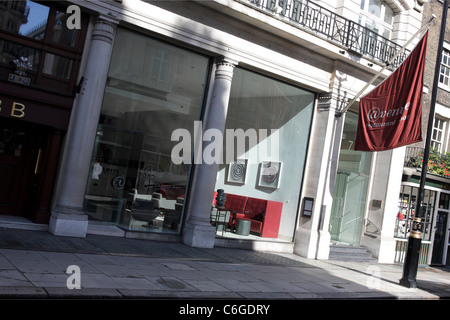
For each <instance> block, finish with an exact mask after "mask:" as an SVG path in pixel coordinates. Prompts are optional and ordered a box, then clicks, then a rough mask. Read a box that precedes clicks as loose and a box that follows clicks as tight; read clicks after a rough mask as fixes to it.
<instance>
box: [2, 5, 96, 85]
mask: <svg viewBox="0 0 450 320" xmlns="http://www.w3.org/2000/svg"><path fill="white" fill-rule="evenodd" d="M66 11H67V7H65V6H64V5H59V6H58V5H57V4H55V5H53V4H52V2H50V1H31V0H16V1H0V80H8V81H10V82H11V81H12V82H15V83H20V84H26V85H31V86H35V87H42V88H46V89H49V90H52V91H58V92H64V93H72V91H73V88H74V87H75V80H76V76H77V71H78V68H79V64H80V60H81V54H82V51H83V44H84V43H83V42H84V37H85V34H86V29H87V23H88V20H87V17H86V16H84V15H82V16H81V17H80V18H81V21H80V23H81V28H78V29H77V28H73V27H69V26H68V23H67V20H68V18H69V17H70V15H71V14H67V13H66ZM16 74H18V75H19V76H16Z"/></svg>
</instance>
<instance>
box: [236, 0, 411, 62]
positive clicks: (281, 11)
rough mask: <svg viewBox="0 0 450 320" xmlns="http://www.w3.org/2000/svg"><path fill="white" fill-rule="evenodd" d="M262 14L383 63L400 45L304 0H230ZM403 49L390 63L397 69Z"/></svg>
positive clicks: (404, 54)
mask: <svg viewBox="0 0 450 320" xmlns="http://www.w3.org/2000/svg"><path fill="white" fill-rule="evenodd" d="M234 1H236V2H240V3H243V4H246V5H248V6H250V7H253V8H255V9H257V10H260V11H262V12H264V13H266V14H270V15H273V16H276V17H278V18H280V19H283V20H286V21H288V22H290V23H291V24H293V25H295V26H297V27H299V28H300V29H302V30H305V31H308V32H311V33H313V34H315V35H319V36H320V37H323V38H325V39H327V40H329V41H331V42H333V43H335V44H338V45H340V46H342V47H344V48H346V49H347V50H349V51H351V52H352V53H355V54H358V55H361V56H366V57H368V58H370V59H372V60H376V61H379V62H382V63H383V64H387V63H388V61H389V60H390V58H391V57H393V56H394V55H395V54H396V53H397V51H399V50H400V49H401V47H402V46H400V45H398V44H396V43H395V42H393V41H391V40H389V39H387V38H384V37H383V36H380V35H378V34H377V33H376V32H374V31H372V30H370V29H369V28H366V27H364V26H362V25H360V24H358V23H356V22H354V21H351V20H348V19H346V18H344V17H342V16H340V15H338V14H336V13H334V12H332V11H330V10H328V9H325V8H323V7H321V6H319V5H317V4H315V3H313V2H311V1H308V0H234ZM408 54H409V51H408V50H404V51H403V53H402V54H400V55H399V56H398V57H397V58H396V59H395V60H394V62H393V63H391V66H392V67H394V68H395V67H397V66H399V65H400V64H401V63H402V61H403V60H405V59H406V57H407V56H408Z"/></svg>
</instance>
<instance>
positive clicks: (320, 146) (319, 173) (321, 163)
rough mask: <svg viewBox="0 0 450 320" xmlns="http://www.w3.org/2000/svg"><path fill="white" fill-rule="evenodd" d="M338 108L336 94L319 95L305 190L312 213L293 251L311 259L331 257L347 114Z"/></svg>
mask: <svg viewBox="0 0 450 320" xmlns="http://www.w3.org/2000/svg"><path fill="white" fill-rule="evenodd" d="M337 110H338V97H337V96H336V95H334V94H333V93H332V92H330V93H325V94H321V95H319V101H318V106H317V111H316V115H315V125H314V128H313V132H312V135H311V136H312V138H311V143H310V146H311V147H310V149H311V150H310V151H309V156H308V157H309V159H308V162H307V163H308V164H307V167H306V168H305V172H306V173H307V176H306V178H305V187H304V188H305V189H304V192H303V193H304V194H303V196H304V197H312V198H314V207H313V215H312V216H311V217H303V216H301V217H300V221H299V226H298V228H297V230H296V232H295V233H296V234H295V242H294V253H296V254H298V255H300V256H303V257H306V258H311V259H328V255H329V247H330V240H331V236H330V232H329V230H328V226H329V221H330V215H331V206H332V204H333V191H334V183H335V179H336V172H337V166H338V159H339V150H340V144H341V136H342V130H343V124H344V119H345V115H342V116H340V117H336V111H337Z"/></svg>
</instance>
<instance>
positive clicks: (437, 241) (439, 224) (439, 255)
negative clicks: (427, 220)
mask: <svg viewBox="0 0 450 320" xmlns="http://www.w3.org/2000/svg"><path fill="white" fill-rule="evenodd" d="M447 222H448V212H443V211H438V213H437V216H436V226H435V233H434V242H433V255H432V257H431V263H432V264H438V265H440V264H444V258H445V256H444V255H445V254H446V249H447V246H448V244H447V239H448V238H447V230H448V225H447Z"/></svg>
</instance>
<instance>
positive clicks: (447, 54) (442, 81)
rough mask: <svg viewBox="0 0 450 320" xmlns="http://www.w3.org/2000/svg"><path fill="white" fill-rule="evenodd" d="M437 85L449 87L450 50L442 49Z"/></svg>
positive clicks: (444, 87)
mask: <svg viewBox="0 0 450 320" xmlns="http://www.w3.org/2000/svg"><path fill="white" fill-rule="evenodd" d="M439 86H440V87H441V88H443V89H447V90H449V89H450V50H448V49H444V50H443V51H442V60H441V70H440V71H439Z"/></svg>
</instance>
